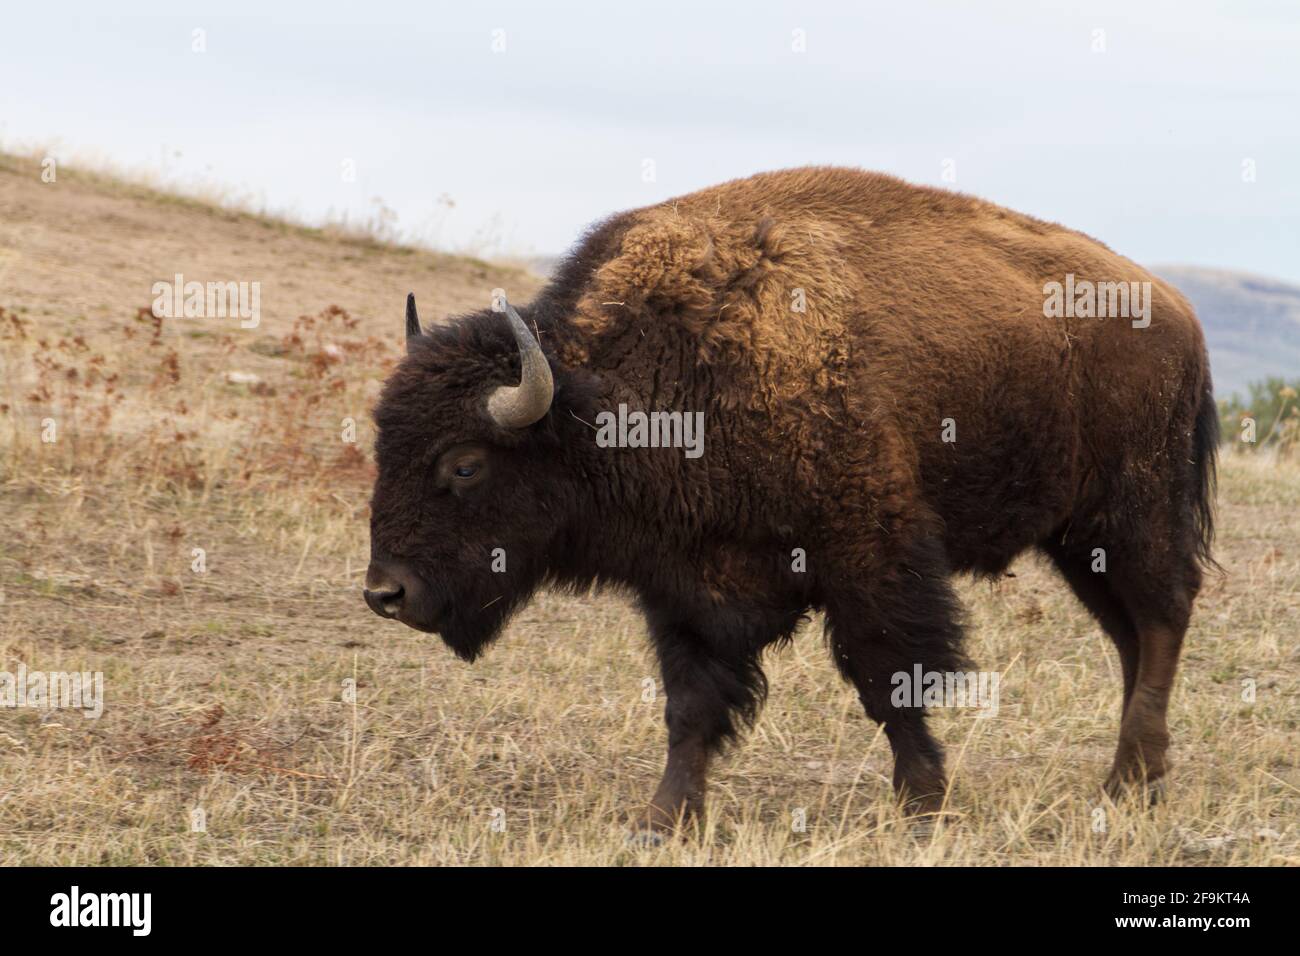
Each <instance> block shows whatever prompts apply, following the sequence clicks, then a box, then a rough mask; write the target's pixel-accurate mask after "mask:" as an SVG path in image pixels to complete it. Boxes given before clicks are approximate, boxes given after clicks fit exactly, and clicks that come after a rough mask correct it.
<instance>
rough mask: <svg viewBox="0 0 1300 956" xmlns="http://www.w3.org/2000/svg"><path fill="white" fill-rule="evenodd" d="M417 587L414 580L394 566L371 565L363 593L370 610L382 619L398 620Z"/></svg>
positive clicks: (367, 572) (372, 563) (373, 563)
mask: <svg viewBox="0 0 1300 956" xmlns="http://www.w3.org/2000/svg"><path fill="white" fill-rule="evenodd" d="M414 587H415V580H414V578H413V577H412V576H411V575H410V574H408V573H405V572H404V571H403V570H402V569H401V568H398V567H395V566H393V565H388V564H384V565H380V564H376V563H375V562H373V561H372V562H371V563H370V568H369V570H367V571H366V587H365V590H364V591H363V592H362V593H363V594H364V595H365V598H366V603H367V604H369V605H370V610H372V611H374V612H375V613H376V614H378V615H379V616H380V617H388V618H396V617H397V616H398V615H399V614H401V612H402V605H403V604H404V603H405V601H406V600H407V599H408V597H409V596H410V594H411V593H412V591H413V590H414Z"/></svg>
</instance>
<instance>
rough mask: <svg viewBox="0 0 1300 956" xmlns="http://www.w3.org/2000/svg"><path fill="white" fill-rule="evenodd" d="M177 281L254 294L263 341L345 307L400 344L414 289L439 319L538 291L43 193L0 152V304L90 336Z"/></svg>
mask: <svg viewBox="0 0 1300 956" xmlns="http://www.w3.org/2000/svg"><path fill="white" fill-rule="evenodd" d="M177 273H180V274H182V275H183V276H184V277H185V279H186V281H190V280H197V281H200V282H250V283H251V282H258V283H260V288H261V313H262V322H261V324H260V325H259V326H258V328H257V332H258V333H260V334H262V335H268V334H269V335H281V334H283V333H285V332H287V331H288V330H289V329H290V327H291V326H292V323H293V321H294V319H295V318H297V317H298V316H299V315H304V314H316V313H318V312H320V311H321V310H322V309H324V308H325V307H327V306H331V305H337V306H340V307H342V308H344V309H346V310H347V311H348V312H350V313H352V314H353V315H354V316H357V317H359V318H360V320H361V322H362V328H363V329H364V330H365V331H367V332H371V333H373V334H376V335H385V336H391V337H392V338H393V339H394V340H397V339H398V338H400V336H401V334H402V310H403V307H404V303H405V297H406V293H407V292H408V291H411V290H414V291H415V293H416V297H417V299H418V301H419V303H420V310H421V314H422V315H423V316H425V320H426V321H431V320H434V319H436V318H437V317H439V316H443V315H446V314H447V313H449V312H458V311H465V310H468V309H471V308H479V307H482V306H484V305H486V304H487V303H488V302H489V301H490V295H491V290H492V289H493V288H496V287H501V288H504V289H506V291H507V293H508V294H510V295H511V296H512V297H514V298H518V299H521V300H526V299H528V298H530V297H531V296H532V295H533V293H534V292H535V291H536V290H537V288H539V287H540V285H541V282H540V280H539V279H538V278H537V277H535V276H533V275H532V274H530V273H528V272H525V271H523V270H520V269H513V268H507V267H501V266H498V265H493V264H489V263H486V262H481V261H479V260H475V259H471V258H467V257H460V256H450V255H440V254H437V253H433V252H429V251H426V250H419V249H411V248H407V247H400V246H392V245H386V244H383V243H379V242H374V241H371V240H368V239H366V238H364V237H354V238H348V237H342V236H334V235H330V234H329V233H327V232H325V231H322V230H320V229H311V228H305V227H301V226H296V225H292V224H289V223H286V222H284V221H281V220H277V219H274V218H270V217H265V216H258V215H252V214H249V213H244V212H238V211H228V210H223V209H219V208H216V207H214V206H211V205H208V204H205V203H202V202H198V201H195V200H190V199H186V198H184V197H180V196H176V195H172V194H168V193H163V192H159V191H156V190H153V189H149V188H146V187H142V186H137V185H132V184H129V183H124V182H121V181H117V180H113V179H109V178H107V177H102V176H98V175H94V174H88V173H79V172H77V171H76V170H71V169H67V168H60V169H59V170H58V179H57V181H56V182H53V183H44V182H42V181H41V167H40V165H39V163H38V162H36V161H35V160H32V159H29V158H21V157H15V156H10V155H6V154H2V153H0V307H3V308H7V309H9V310H11V311H17V312H25V313H26V314H29V315H32V316H43V317H48V318H49V319H50V320H51V321H52V322H53V323H54V325H55V327H56V328H59V329H60V330H62V328H61V327H62V325H63V324H64V323H65V321H66V320H69V319H77V320H80V321H83V322H89V323H91V324H92V325H93V324H94V323H95V322H96V321H98V320H101V319H103V318H104V317H106V316H107V315H109V314H121V313H122V311H123V310H126V309H129V310H130V311H134V310H135V309H136V308H138V307H142V306H143V307H148V306H149V305H150V303H151V302H152V299H153V296H152V295H151V293H150V289H151V287H152V285H153V283H154V282H157V281H167V282H170V281H172V280H173V277H174V276H175V275H176V274H177ZM189 321H191V322H193V323H197V324H196V325H195V326H194V327H195V328H201V329H204V330H207V331H229V330H230V328H231V323H229V322H226V323H224V324H222V323H221V320H206V319H199V320H189ZM202 323H213V324H209V325H203V324H202ZM83 329H84V326H83Z"/></svg>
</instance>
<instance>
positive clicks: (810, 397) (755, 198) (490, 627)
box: [365, 168, 1218, 832]
mask: <svg viewBox="0 0 1300 956" xmlns="http://www.w3.org/2000/svg"><path fill="white" fill-rule="evenodd" d="M1096 288H1102V289H1103V290H1108V291H1107V292H1106V293H1105V294H1104V295H1103V296H1102V302H1101V305H1100V306H1099V305H1098V302H1097V297H1096V295H1095V289H1096ZM1117 289H1122V290H1123V291H1124V292H1126V293H1127V292H1128V291H1129V290H1130V289H1131V290H1132V291H1133V297H1134V303H1135V305H1134V307H1135V308H1137V309H1138V310H1139V311H1141V313H1142V314H1141V316H1140V317H1138V318H1134V317H1132V316H1126V315H1110V314H1104V313H1109V312H1114V311H1117V310H1118V311H1122V307H1123V306H1124V305H1125V304H1126V302H1127V296H1125V297H1124V300H1125V301H1119V297H1118V296H1117V295H1116V290H1117ZM1062 290H1066V291H1067V293H1068V295H1067V300H1066V301H1065V302H1064V303H1062V301H1061V299H1062ZM1081 290H1094V291H1090V292H1088V293H1087V294H1085V292H1084V291H1081ZM1144 291H1145V304H1141V300H1142V296H1143V292H1144ZM1062 304H1064V306H1065V307H1064V308H1062ZM406 336H407V354H406V356H405V357H404V358H403V360H402V361H401V363H400V364H399V365H398V367H397V368H396V369H395V371H394V372H393V374H392V376H391V378H390V379H389V381H388V382H387V384H386V386H385V388H384V391H383V394H382V396H381V398H380V400H379V402H378V405H377V407H376V411H375V421H376V424H377V426H378V435H377V441H376V458H377V462H378V473H377V478H376V482H375V487H374V495H373V499H372V502H371V510H372V517H371V563H370V567H369V570H368V573H367V575H366V589H365V599H366V602H367V603H368V604H369V606H370V607H371V609H372V610H373V611H374V612H375V613H377V614H379V615H381V616H382V617H385V618H393V619H396V620H398V621H401V622H402V623H404V624H407V625H409V626H411V627H413V628H417V629H419V630H422V631H428V632H436V633H438V634H440V635H441V636H442V638H443V639H444V640H445V641H446V643H447V644H448V645H449V646H450V647H451V649H452V650H453V651H454V652H455V653H456V654H457V655H459V656H460V657H461V658H463V659H465V660H467V661H470V660H473V659H474V658H476V657H477V656H478V655H479V654H480V653H482V652H483V650H484V649H485V648H486V647H487V645H488V644H489V643H491V642H492V640H493V639H494V638H495V637H496V636H497V635H498V634H499V633H500V632H501V630H502V627H503V625H504V624H505V622H506V621H507V620H508V619H509V617H510V616H511V614H512V612H514V611H515V610H516V609H518V608H519V607H520V606H521V604H523V603H524V602H526V601H527V600H528V599H529V597H530V596H531V595H532V594H533V593H534V591H535V590H536V589H538V588H539V587H542V586H551V587H555V586H559V587H567V588H575V589H587V588H589V587H591V586H606V585H608V586H615V587H619V588H622V589H624V590H626V591H627V592H629V593H630V594H632V595H633V596H634V597H635V599H636V601H637V603H638V605H639V607H640V609H641V610H642V612H643V613H644V615H645V618H646V621H647V625H648V630H649V634H650V637H651V640H652V642H653V645H654V650H655V652H656V655H657V658H658V662H659V665H660V668H661V671H662V677H663V686H664V690H665V692H666V695H667V706H666V708H665V720H666V723H667V729H668V757H667V766H666V769H665V770H664V774H663V778H662V781H661V782H660V784H659V787H658V789H657V790H656V792H655V794H654V796H653V797H652V798H651V800H650V802H649V804H648V806H647V807H646V808H645V809H644V810H642V811H638V812H637V815H636V817H635V820H636V825H637V826H638V828H640V829H642V830H644V831H651V832H653V831H662V830H668V829H672V828H674V827H675V826H678V825H680V824H681V822H682V821H683V820H686V819H689V818H692V817H695V816H696V815H698V814H699V812H700V810H701V808H702V806H703V802H704V794H705V787H706V775H707V770H708V766H709V763H710V759H711V758H712V757H713V756H714V755H715V754H716V753H717V752H718V751H719V750H720V749H721V748H722V747H723V746H724V745H725V744H727V743H728V742H730V741H733V740H734V739H735V737H736V736H737V734H738V733H739V732H740V730H741V729H742V728H743V727H744V726H746V725H747V724H749V723H751V722H752V721H753V720H754V718H755V716H756V714H757V711H758V709H759V706H760V704H761V702H762V700H763V697H764V694H765V691H766V681H765V678H764V675H763V671H762V668H761V658H762V654H763V652H764V650H765V649H767V648H769V647H772V646H773V645H780V644H782V643H784V642H786V641H789V640H790V639H791V637H792V635H793V634H794V632H795V630H796V628H797V626H798V625H799V623H800V622H801V621H802V620H803V619H804V618H805V616H806V615H808V614H809V613H810V612H812V611H814V610H820V611H822V612H823V613H824V616H825V631H826V636H827V642H828V645H829V648H830V651H831V653H832V655H833V657H834V661H835V664H836V666H837V667H838V669H839V671H840V672H841V674H842V675H843V676H844V678H845V679H847V680H848V681H849V682H851V683H852V685H853V687H854V688H855V689H856V691H857V693H858V696H859V698H860V699H861V702H862V705H863V707H864V708H865V710H866V713H867V714H868V715H869V716H870V717H871V719H872V720H874V721H876V722H878V723H880V724H883V725H884V732H885V734H886V736H887V737H888V740H889V743H890V745H891V748H892V750H893V754H894V775H893V782H894V788H895V790H896V792H897V794H898V797H899V798H900V799H901V801H902V802H903V806H904V807H905V809H906V810H908V811H909V812H911V813H914V814H926V815H928V814H934V813H937V812H939V811H940V810H941V808H942V805H943V802H944V799H945V787H946V781H945V775H944V768H943V754H942V750H941V748H940V745H939V743H938V742H937V741H936V740H935V739H934V737H933V736H932V735H931V734H930V732H929V731H928V729H927V727H926V721H925V716H926V715H925V709H924V708H923V707H918V706H914V701H911V700H908V701H904V702H903V703H902V704H901V705H900V703H899V702H898V700H897V699H896V698H894V697H893V695H892V694H891V691H892V690H893V689H894V688H895V686H896V681H897V677H896V675H899V674H911V673H913V672H925V673H940V674H948V673H953V672H958V671H961V670H962V669H963V668H966V667H968V666H969V665H968V664H967V663H966V661H965V659H964V656H963V654H962V651H961V638H962V625H961V614H960V608H959V605H958V602H957V601H956V599H955V597H954V592H953V590H952V587H951V581H950V579H951V578H952V576H953V575H954V574H956V573H958V572H968V573H973V574H975V575H980V576H984V577H989V578H993V577H997V576H1000V575H1002V574H1004V572H1005V570H1006V568H1007V566H1008V565H1009V564H1010V562H1011V561H1012V560H1013V559H1014V558H1015V557H1016V556H1017V555H1019V554H1020V553H1022V552H1024V551H1026V550H1028V549H1038V551H1040V552H1041V553H1043V554H1045V555H1046V556H1047V557H1048V558H1049V559H1050V560H1051V562H1053V563H1054V565H1055V566H1056V568H1057V569H1058V570H1059V571H1060V573H1061V576H1062V577H1064V578H1065V580H1066V582H1067V583H1068V584H1069V586H1070V587H1071V588H1072V589H1073V591H1074V593H1075V595H1077V597H1078V598H1079V599H1080V600H1081V601H1082V602H1083V604H1084V605H1086V606H1087V608H1088V610H1089V611H1090V612H1091V613H1092V614H1093V615H1094V616H1095V617H1096V619H1097V621H1098V622H1099V623H1100V625H1101V627H1102V628H1103V629H1104V630H1105V632H1106V634H1107V635H1108V636H1109V637H1110V639H1111V640H1112V641H1113V642H1114V644H1115V647H1116V649H1117V650H1118V652H1119V658H1120V664H1121V668H1122V673H1123V680H1124V694H1123V714H1122V719H1121V723H1120V730H1119V746H1118V749H1117V752H1116V754H1115V759H1114V765H1113V769H1112V771H1111V773H1110V776H1109V778H1108V780H1107V783H1106V786H1107V789H1108V791H1109V792H1110V793H1112V794H1117V793H1118V792H1120V791H1122V790H1127V789H1129V786H1130V785H1135V786H1134V787H1133V789H1135V790H1138V791H1140V792H1142V793H1148V792H1150V791H1151V790H1152V789H1154V785H1155V784H1157V782H1159V781H1161V778H1162V777H1163V775H1164V774H1165V771H1166V749H1167V747H1168V743H1169V735H1168V731H1167V726H1166V709H1167V705H1168V701H1169V693H1170V688H1171V686H1172V684H1173V680H1174V671H1175V668H1176V665H1177V662H1178V656H1179V650H1180V647H1181V644H1182V641H1183V635H1184V632H1185V631H1186V629H1187V626H1188V619H1189V616H1190V614H1191V609H1192V602H1193V599H1194V598H1195V596H1196V593H1197V590H1198V588H1199V586H1200V583H1201V578H1202V571H1203V569H1204V568H1205V567H1207V566H1209V565H1211V564H1213V561H1212V558H1211V557H1210V542H1211V537H1212V501H1213V485H1214V460H1215V453H1216V448H1217V444H1218V438H1217V428H1218V424H1217V417H1216V411H1215V405H1214V402H1213V399H1212V395H1211V385H1210V373H1209V366H1208V360H1207V356H1206V349H1205V342H1204V338H1203V335H1202V332H1201V329H1200V327H1199V325H1198V323H1197V320H1196V317H1195V314H1194V312H1193V310H1192V308H1191V306H1190V305H1189V304H1188V303H1187V301H1186V300H1185V299H1184V298H1183V297H1182V296H1181V295H1180V294H1179V293H1178V292H1176V291H1175V290H1174V289H1173V288H1171V287H1170V286H1168V285H1167V284H1165V283H1164V282H1162V281H1161V280H1159V279H1158V278H1156V277H1155V276H1153V275H1151V274H1150V273H1148V272H1146V271H1145V270H1143V269H1142V268H1140V267H1139V266H1137V265H1135V264H1134V263H1133V262H1131V261H1129V260H1128V259H1126V258H1124V257H1122V256H1120V255H1117V254H1116V253H1114V252H1112V251H1111V250H1110V249H1108V248H1107V247H1106V246H1104V245H1102V244H1101V243H1100V242H1097V241H1096V240H1094V239H1092V238H1090V237H1088V236H1086V235H1083V234H1082V233H1078V232H1074V231H1072V230H1070V229H1066V228H1064V227H1062V226H1059V225H1055V224H1053V223H1049V222H1044V221H1041V220H1038V219H1034V218H1032V217H1030V216H1026V215H1022V214H1020V213H1016V212H1013V211H1010V210H1007V209H1004V208H1001V207H999V206H996V205H993V204H991V203H988V202H984V201H981V200H979V199H975V198H972V197H968V196H964V195H960V194H956V193H951V192H946V191H941V190H936V189H930V188H923V187H918V186H914V185H910V184H907V183H904V182H902V181H900V180H898V179H895V178H892V177H890V176H885V175H880V174H876V173H870V172H865V171H859V170H851V169H838V168H806V169H796V170H790V171H784V172H776V173H769V174H763V175H758V176H754V177H752V178H749V179H742V180H736V181H734V182H729V183H725V184H723V185H720V186H716V187H713V188H709V189H705V190H702V191H700V192H696V193H692V194H690V195H687V196H683V197H681V198H678V199H673V200H670V201H667V202H662V203H659V204H657V205H653V206H648V207H646V208H643V209H637V210H633V211H630V212H626V213H622V214H619V215H615V216H613V217H612V218H610V219H607V220H605V221H604V222H602V223H600V224H598V225H596V226H595V227H593V228H592V229H591V230H590V231H589V232H588V233H587V234H586V235H585V236H584V237H583V238H582V239H581V240H580V241H579V242H578V244H577V245H576V246H575V247H574V249H573V251H572V252H571V253H570V254H569V255H568V257H567V258H566V259H565V260H564V261H563V263H562V264H561V265H560V266H559V267H558V270H557V271H556V273H555V275H554V278H553V279H552V280H551V281H550V283H549V285H547V287H546V288H545V289H544V290H543V291H542V292H541V293H540V294H538V295H537V296H536V298H535V299H534V300H533V302H532V303H531V304H529V305H527V306H523V307H521V308H520V309H519V310H516V309H515V308H514V307H513V306H511V305H510V304H509V303H508V302H507V301H505V299H504V297H498V299H497V300H496V301H495V302H494V303H493V305H492V307H491V308H485V309H483V310H482V311H479V312H475V313H473V314H470V315H465V316H461V317H460V318H457V319H454V320H452V321H449V322H447V323H444V324H440V325H437V326H434V327H431V328H428V329H422V328H421V326H420V322H419V319H418V317H417V315H416V311H415V305H414V298H413V297H409V298H408V300H407V315H406ZM614 410H621V411H620V414H622V415H624V417H625V418H626V417H627V416H628V414H630V413H629V412H627V410H631V411H634V412H641V413H655V412H662V413H669V414H671V413H681V414H682V415H700V416H702V417H701V419H700V420H701V422H702V436H701V440H702V447H701V451H702V453H701V454H697V455H689V454H686V453H684V452H683V450H682V449H680V448H673V447H663V446H664V445H665V444H666V445H669V446H671V444H672V442H671V441H665V442H656V443H653V444H652V443H650V442H647V441H645V440H644V437H645V436H644V435H642V436H641V438H642V440H641V441H639V442H638V441H636V440H634V439H632V438H628V439H627V440H626V441H623V442H618V441H613V442H611V441H610V440H605V441H601V440H599V439H600V437H601V432H602V428H603V426H601V425H600V424H599V422H600V421H601V418H602V415H606V416H608V414H609V413H612V412H613V411H614ZM608 420H609V419H608V418H607V417H606V419H605V421H608ZM665 420H666V419H665ZM674 424H675V423H674ZM665 434H667V435H668V437H669V438H671V437H672V432H671V430H667V429H665ZM608 437H609V436H606V438H607V439H608ZM1099 558H1100V560H1099Z"/></svg>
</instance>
